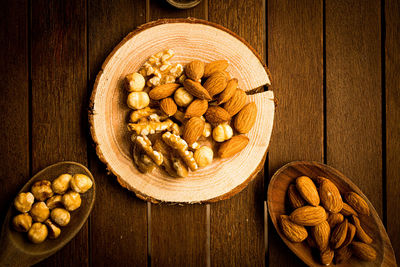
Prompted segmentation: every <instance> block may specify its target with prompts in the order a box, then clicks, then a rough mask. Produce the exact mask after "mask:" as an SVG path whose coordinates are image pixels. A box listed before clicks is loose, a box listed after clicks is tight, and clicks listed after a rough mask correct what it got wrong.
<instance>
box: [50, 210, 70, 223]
mask: <svg viewBox="0 0 400 267" xmlns="http://www.w3.org/2000/svg"><path fill="white" fill-rule="evenodd" d="M50 216H51V219H52V220H53V222H55V223H56V224H58V225H59V226H66V225H67V224H68V223H69V221H70V220H71V215H70V213H69V212H68V211H67V210H65V209H62V208H55V209H54V210H52V211H51V215H50Z"/></svg>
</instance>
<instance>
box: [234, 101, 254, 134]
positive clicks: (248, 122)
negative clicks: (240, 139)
mask: <svg viewBox="0 0 400 267" xmlns="http://www.w3.org/2000/svg"><path fill="white" fill-rule="evenodd" d="M256 118H257V106H256V104H255V103H254V102H251V103H249V104H247V105H246V106H244V107H243V108H242V110H241V111H239V113H238V114H237V115H236V117H235V121H234V127H235V129H236V131H238V132H239V133H248V132H249V131H250V130H251V128H252V127H253V125H254V123H255V122H256Z"/></svg>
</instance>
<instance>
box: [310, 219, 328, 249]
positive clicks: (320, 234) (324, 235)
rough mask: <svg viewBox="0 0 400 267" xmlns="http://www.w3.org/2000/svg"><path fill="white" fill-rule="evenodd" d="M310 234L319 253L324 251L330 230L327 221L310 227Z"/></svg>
mask: <svg viewBox="0 0 400 267" xmlns="http://www.w3.org/2000/svg"><path fill="white" fill-rule="evenodd" d="M311 234H312V235H313V237H314V240H315V243H316V244H317V247H318V248H319V250H320V251H324V250H326V249H327V248H328V245H329V237H330V235H331V228H330V227H329V223H328V222H327V221H323V222H322V223H320V224H317V225H316V226H313V227H311Z"/></svg>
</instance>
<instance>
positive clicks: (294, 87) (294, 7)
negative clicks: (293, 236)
mask: <svg viewBox="0 0 400 267" xmlns="http://www.w3.org/2000/svg"><path fill="white" fill-rule="evenodd" d="M267 11H268V14H267V17H268V24H267V30H268V42H267V44H268V65H269V67H270V71H271V73H272V74H271V75H272V86H271V89H272V90H273V91H274V93H275V96H276V99H277V101H278V103H277V108H276V113H275V121H274V124H275V125H274V129H273V132H272V137H271V141H272V142H271V144H270V149H269V175H270V176H272V175H273V174H274V172H275V171H276V170H277V169H279V168H280V167H282V166H283V165H284V164H286V163H288V162H290V161H294V160H315V161H323V152H324V151H323V135H324V134H323V127H324V123H323V116H324V114H323V101H324V100H323V6H322V1H321V0H316V1H279V0H273V1H268V7H267ZM268 240H269V244H268V257H269V259H268V262H269V265H270V266H298V265H299V264H300V261H299V259H298V258H297V257H296V256H295V255H294V254H293V253H291V252H290V251H289V249H288V248H287V247H286V246H285V245H284V243H283V242H282V241H281V240H280V238H279V236H278V235H277V233H276V231H275V229H274V228H273V226H272V223H269V227H268Z"/></svg>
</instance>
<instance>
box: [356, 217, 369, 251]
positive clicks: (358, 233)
mask: <svg viewBox="0 0 400 267" xmlns="http://www.w3.org/2000/svg"><path fill="white" fill-rule="evenodd" d="M351 219H352V221H353V223H354V226H355V228H356V236H357V238H358V239H360V240H361V241H362V242H364V243H367V244H371V243H372V238H371V237H370V236H369V235H368V234H367V233H366V232H365V231H364V229H363V228H362V227H361V223H360V219H358V217H357V216H354V215H352V216H351Z"/></svg>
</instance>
